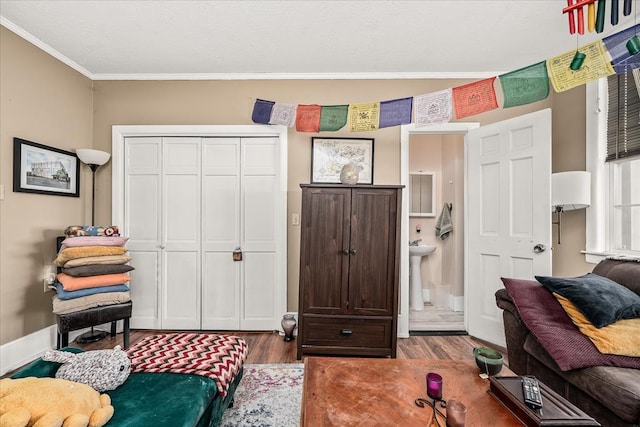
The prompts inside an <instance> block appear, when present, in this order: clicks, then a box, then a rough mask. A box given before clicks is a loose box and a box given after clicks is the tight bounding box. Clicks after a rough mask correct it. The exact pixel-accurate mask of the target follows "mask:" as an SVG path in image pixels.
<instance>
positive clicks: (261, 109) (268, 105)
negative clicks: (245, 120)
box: [251, 99, 275, 124]
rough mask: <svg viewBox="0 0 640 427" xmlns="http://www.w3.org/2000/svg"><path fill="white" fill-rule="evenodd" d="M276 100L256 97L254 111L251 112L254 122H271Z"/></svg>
mask: <svg viewBox="0 0 640 427" xmlns="http://www.w3.org/2000/svg"><path fill="white" fill-rule="evenodd" d="M274 104H275V102H273V101H265V100H264V99H256V103H255V104H254V105H253V113H252V114H251V120H253V122H254V123H263V124H269V119H270V118H271V109H272V108H273V105H274Z"/></svg>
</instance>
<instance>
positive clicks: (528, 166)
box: [465, 109, 551, 346]
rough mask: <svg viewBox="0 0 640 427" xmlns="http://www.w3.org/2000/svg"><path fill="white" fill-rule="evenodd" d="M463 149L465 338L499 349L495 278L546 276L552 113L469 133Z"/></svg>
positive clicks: (548, 264)
mask: <svg viewBox="0 0 640 427" xmlns="http://www.w3.org/2000/svg"><path fill="white" fill-rule="evenodd" d="M466 144H467V178H466V191H467V212H468V216H467V221H468V224H467V227H466V230H467V233H466V234H465V236H466V238H467V245H466V247H467V254H466V257H465V259H466V262H467V269H466V274H465V293H466V294H467V296H468V297H467V301H468V306H467V308H466V310H468V331H469V334H470V335H472V336H474V337H477V338H480V339H483V340H486V341H488V342H491V343H494V344H498V345H502V346H504V345H505V338H504V329H503V324H502V310H500V309H499V308H498V307H497V306H496V302H495V297H494V294H495V292H496V291H497V290H498V289H499V288H501V287H502V282H501V280H500V278H501V277H511V278H521V279H533V276H534V275H549V274H551V250H550V246H551V110H549V109H546V110H542V111H538V112H535V113H531V114H527V115H524V116H520V117H516V118H513V119H509V120H505V121H502V122H498V123H494V124H491V125H488V126H483V127H480V128H478V129H475V130H471V131H470V132H469V133H468V134H467V137H466ZM536 245H542V246H537V247H536ZM537 248H541V249H542V251H540V249H537Z"/></svg>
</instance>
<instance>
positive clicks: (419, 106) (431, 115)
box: [413, 89, 453, 126]
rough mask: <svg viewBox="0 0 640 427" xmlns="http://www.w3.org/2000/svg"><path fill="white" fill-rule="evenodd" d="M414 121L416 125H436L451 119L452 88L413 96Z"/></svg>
mask: <svg viewBox="0 0 640 427" xmlns="http://www.w3.org/2000/svg"><path fill="white" fill-rule="evenodd" d="M413 110H414V111H415V113H414V116H415V117H414V122H415V124H416V126H426V125H435V124H438V123H448V122H450V121H451V117H452V115H453V113H452V110H453V108H452V105H451V89H445V90H440V91H438V92H432V93H427V94H425V95H418V96H414V97H413Z"/></svg>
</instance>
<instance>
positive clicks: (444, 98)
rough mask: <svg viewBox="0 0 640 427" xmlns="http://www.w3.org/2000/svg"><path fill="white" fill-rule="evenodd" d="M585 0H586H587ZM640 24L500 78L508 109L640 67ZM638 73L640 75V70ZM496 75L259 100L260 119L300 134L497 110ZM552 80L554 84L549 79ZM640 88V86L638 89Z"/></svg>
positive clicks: (360, 129)
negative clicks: (302, 101) (376, 93)
mask: <svg viewBox="0 0 640 427" xmlns="http://www.w3.org/2000/svg"><path fill="white" fill-rule="evenodd" d="M582 1H585V0H582ZM639 36H640V24H636V25H634V26H632V27H630V28H627V29H625V30H622V31H620V32H618V33H615V34H612V35H610V36H608V37H605V38H604V39H602V40H598V41H595V42H593V43H591V44H588V45H586V46H581V47H580V48H578V49H576V50H575V51H574V50H571V51H569V52H566V53H564V54H562V55H558V56H556V57H554V58H550V59H547V60H545V61H541V62H539V63H537V64H533V65H529V66H527V67H523V68H520V69H518V70H516V71H511V72H508V73H505V74H502V75H500V76H499V79H500V86H501V88H502V92H503V100H504V103H503V106H502V107H503V108H509V107H515V106H519V105H526V104H531V103H534V102H537V101H542V100H544V99H546V98H547V97H548V96H549V91H550V88H551V85H553V89H554V90H555V91H556V92H564V91H566V90H569V89H572V88H574V87H576V86H579V85H583V84H586V83H588V82H589V81H592V80H596V79H599V78H602V77H606V76H610V75H611V74H613V73H618V74H622V73H626V72H628V71H630V70H634V71H635V70H636V69H639V68H640V37H639ZM634 77H635V78H637V79H640V72H638V71H636V72H635V73H634ZM496 78H497V77H492V78H489V79H485V80H481V81H478V82H473V83H469V84H466V85H463V86H459V87H454V88H449V89H445V90H441V91H437V92H432V93H427V94H423V95H418V96H414V97H407V98H399V99H393V100H389V101H382V102H371V103H364V104H350V105H326V106H320V105H317V104H311V105H294V104H281V103H278V102H273V101H267V100H264V99H257V100H256V102H255V105H254V107H253V113H252V116H251V118H252V119H253V121H254V122H255V123H264V124H274V125H275V124H277V125H285V126H288V127H293V126H294V125H295V127H296V130H297V131H299V132H336V131H338V130H340V129H342V128H343V127H344V126H345V125H346V124H347V122H348V123H349V131H351V132H368V131H373V130H377V129H382V128H387V127H391V126H400V125H403V124H408V123H411V118H412V116H413V121H414V123H415V124H416V126H428V125H435V124H439V123H447V122H450V121H451V120H452V118H453V113H454V111H455V116H456V118H458V119H462V118H465V117H468V116H473V115H477V114H480V113H484V112H487V111H490V110H493V109H496V108H498V103H497V99H496V93H495V89H494V83H495V80H496ZM549 81H551V84H550V83H549ZM639 90H640V89H639Z"/></svg>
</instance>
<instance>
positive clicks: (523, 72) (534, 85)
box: [499, 61, 549, 108]
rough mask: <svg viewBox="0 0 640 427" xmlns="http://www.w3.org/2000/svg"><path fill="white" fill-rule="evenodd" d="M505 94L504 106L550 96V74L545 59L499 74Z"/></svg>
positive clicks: (528, 102)
mask: <svg viewBox="0 0 640 427" xmlns="http://www.w3.org/2000/svg"><path fill="white" fill-rule="evenodd" d="M499 78H500V86H501V87H502V93H503V95H504V104H503V105H502V108H509V107H515V106H518V105H526V104H531V103H534V102H536V101H542V100H543V99H546V98H547V96H549V76H548V75H547V64H546V62H545V61H542V62H539V63H537V64H533V65H529V66H528V67H524V68H520V69H519V70H516V71H511V72H510V73H505V74H502V75H501V76H499Z"/></svg>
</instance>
